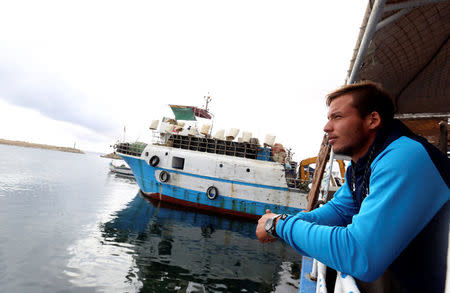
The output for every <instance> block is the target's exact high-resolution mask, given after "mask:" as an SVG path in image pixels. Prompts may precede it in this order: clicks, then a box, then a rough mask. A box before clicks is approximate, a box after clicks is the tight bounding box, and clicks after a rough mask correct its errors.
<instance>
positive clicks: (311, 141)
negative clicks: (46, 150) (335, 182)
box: [0, 0, 367, 159]
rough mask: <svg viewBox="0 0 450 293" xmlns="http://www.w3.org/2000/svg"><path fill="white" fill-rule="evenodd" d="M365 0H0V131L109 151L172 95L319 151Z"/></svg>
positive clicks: (160, 111)
mask: <svg viewBox="0 0 450 293" xmlns="http://www.w3.org/2000/svg"><path fill="white" fill-rule="evenodd" d="M366 4H367V2H366V1H361V0H347V1H332V0H327V1H319V0H317V1H298V0H297V1H283V0H279V1H264V0H259V1H253V0H251V1H247V0H239V1H235V0H229V1H216V0H204V1H202V0H194V1H186V0H183V1H181V0H180V1H178V0H166V1H150V0H148V1H92V0H91V1H80V0H77V1H61V0H59V1H3V2H1V4H0V138H6V139H14V140H25V141H30V142H37V143H46V144H55V145H59V146H73V145H74V143H76V147H77V148H81V149H83V150H88V151H98V152H105V153H107V152H111V151H112V149H111V148H110V147H109V146H110V145H111V144H113V143H114V142H115V141H116V140H118V139H122V138H123V137H124V132H123V130H124V126H125V127H126V133H125V138H126V139H127V140H144V141H145V140H147V139H148V138H149V136H150V132H149V130H148V126H149V125H150V122H151V121H152V120H153V119H160V118H161V117H162V116H163V115H165V116H167V115H172V113H171V111H170V109H169V107H168V104H184V105H193V106H202V104H203V103H204V100H203V96H205V95H207V94H208V93H210V94H211V96H212V103H211V105H210V109H211V111H212V112H213V114H214V115H215V119H214V131H213V132H215V130H218V129H221V128H223V129H230V128H239V129H241V132H242V131H244V130H245V131H251V132H252V133H253V134H254V136H256V137H259V138H260V140H263V139H264V137H265V135H266V134H267V133H271V134H275V135H276V136H277V139H276V141H277V142H280V143H282V144H283V145H284V146H286V147H291V148H292V149H293V151H294V152H295V158H296V159H303V158H306V157H310V156H315V155H317V153H318V151H319V146H320V142H321V138H322V135H323V130H322V129H323V125H324V123H325V122H326V113H327V108H326V106H325V103H324V96H325V95H326V93H328V92H329V91H331V90H333V89H335V88H336V87H338V86H340V85H342V84H343V82H344V79H345V75H346V71H347V69H348V66H349V63H350V59H351V57H352V53H353V48H354V46H355V42H356V38H357V35H358V32H359V27H360V25H361V22H362V17H363V14H364V11H365V7H366Z"/></svg>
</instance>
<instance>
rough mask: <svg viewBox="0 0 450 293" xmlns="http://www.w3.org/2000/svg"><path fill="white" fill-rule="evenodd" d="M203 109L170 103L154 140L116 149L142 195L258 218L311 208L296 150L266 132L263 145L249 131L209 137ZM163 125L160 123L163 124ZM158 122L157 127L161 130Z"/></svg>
mask: <svg viewBox="0 0 450 293" xmlns="http://www.w3.org/2000/svg"><path fill="white" fill-rule="evenodd" d="M205 98H206V106H205V107H204V108H197V107H190V106H178V105H176V106H174V105H171V108H172V111H173V113H174V114H175V119H172V118H167V117H164V118H163V119H162V122H161V123H159V121H157V120H155V121H153V122H152V125H151V126H150V129H152V130H153V136H154V141H153V142H151V143H148V144H147V143H143V142H134V143H127V142H121V143H117V144H116V145H115V151H116V153H117V154H118V155H119V156H120V157H122V158H123V159H124V160H125V162H126V163H127V164H128V165H129V166H130V168H131V170H132V171H133V174H134V177H135V179H136V181H137V183H138V185H139V187H140V189H141V191H142V193H143V194H144V195H146V196H148V197H150V198H155V199H159V200H163V201H168V202H172V203H175V204H178V205H183V206H188V207H194V208H198V209H203V210H208V211H214V212H218V213H222V214H228V215H234V216H239V217H246V218H253V219H256V218H258V217H259V216H260V215H262V214H264V213H265V211H266V209H270V210H271V211H273V212H275V213H290V214H295V213H297V212H299V211H301V210H303V209H305V208H306V206H307V199H306V192H305V190H304V189H302V187H304V186H306V185H307V183H306V184H305V183H304V182H303V180H302V179H301V178H300V177H299V172H298V171H297V169H298V168H297V165H298V164H297V162H294V161H293V160H292V152H291V151H290V149H287V150H286V149H285V148H284V147H283V146H282V145H281V144H277V143H274V142H275V136H273V135H267V136H266V139H265V141H264V144H262V145H261V144H260V143H259V140H258V139H257V138H254V137H252V134H251V133H250V132H245V131H244V132H243V133H242V136H241V137H239V138H238V137H237V136H238V134H239V130H238V129H235V128H232V129H230V130H229V131H228V132H227V133H226V135H225V131H224V130H219V131H217V132H216V134H215V135H214V136H212V135H211V128H210V125H208V124H206V125H203V127H202V128H201V130H200V131H199V130H198V128H197V127H196V125H195V124H194V125H192V124H191V125H187V124H188V123H185V122H182V121H181V120H184V121H196V117H202V118H205V119H210V118H211V115H210V113H209V111H208V107H207V105H208V102H209V99H210V97H205ZM159 124H160V125H159ZM158 125H159V128H158Z"/></svg>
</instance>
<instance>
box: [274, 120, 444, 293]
mask: <svg viewBox="0 0 450 293" xmlns="http://www.w3.org/2000/svg"><path fill="white" fill-rule="evenodd" d="M373 149H375V152H372V151H371V150H373ZM369 153H372V154H369ZM367 164H368V165H367ZM353 165H354V166H350V167H349V168H348V169H347V173H346V174H347V175H346V176H347V180H346V183H345V184H344V185H343V186H342V187H341V188H340V189H339V190H338V191H337V192H336V193H335V195H334V198H333V199H332V200H331V201H330V202H328V203H327V204H325V205H324V206H322V207H321V208H318V209H316V210H314V211H312V212H309V213H298V214H297V215H294V216H289V217H287V218H286V219H285V220H281V219H280V220H279V221H278V224H277V227H276V233H277V234H278V235H279V236H280V238H282V239H284V240H285V241H286V242H287V243H289V244H290V245H291V246H292V247H294V248H295V249H296V250H297V251H298V252H300V253H301V254H303V255H307V256H311V257H314V258H316V259H317V260H319V261H320V262H322V263H324V264H326V265H327V266H330V267H332V268H334V269H336V270H338V271H341V272H344V273H347V274H350V275H352V276H354V277H356V278H357V279H360V280H363V281H374V280H375V279H377V278H378V277H380V276H381V275H382V274H383V273H384V272H385V270H386V269H387V268H388V267H390V268H391V271H392V272H393V273H394V276H395V278H397V280H398V282H400V284H401V285H402V286H403V288H404V289H405V291H415V290H417V289H418V285H419V287H420V286H422V287H421V288H423V290H425V291H423V292H443V291H444V286H445V273H446V260H447V247H448V227H449V215H450V214H449V211H450V204H449V199H450V189H449V172H450V161H449V160H448V158H446V157H445V156H444V155H443V154H442V153H440V152H439V151H438V150H437V149H435V148H434V147H432V146H431V145H429V144H428V143H427V142H426V141H425V140H423V139H421V138H420V137H417V136H415V135H413V134H412V133H411V132H409V130H407V128H406V127H405V126H404V125H403V124H401V122H399V121H394V123H393V124H392V125H390V126H389V127H386V128H385V129H383V131H380V132H379V134H377V138H376V139H375V141H374V143H373V145H372V146H371V148H369V151H368V154H366V156H365V157H363V158H361V159H360V160H358V162H357V163H356V164H353ZM364 166H368V167H364ZM352 168H354V170H353V169H352ZM351 174H356V176H351ZM364 176H367V177H368V178H367V180H364V178H363V177H364ZM352 177H353V178H352ZM365 182H367V185H368V186H367V187H368V194H366V192H365V191H364V190H365V187H364V186H363V185H364V183H365ZM352 183H355V188H353V189H354V191H353V192H352V190H351V189H350V186H353V184H352ZM418 278H420V279H418ZM429 290H432V291H429Z"/></svg>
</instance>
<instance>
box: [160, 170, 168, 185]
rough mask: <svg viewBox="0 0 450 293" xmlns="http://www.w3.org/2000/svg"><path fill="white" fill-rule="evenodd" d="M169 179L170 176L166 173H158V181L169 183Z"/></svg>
mask: <svg viewBox="0 0 450 293" xmlns="http://www.w3.org/2000/svg"><path fill="white" fill-rule="evenodd" d="M169 179H170V174H169V172H167V171H161V173H159V180H160V181H161V182H164V183H166V182H167V181H169Z"/></svg>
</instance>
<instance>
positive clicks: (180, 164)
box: [172, 157, 184, 170]
mask: <svg viewBox="0 0 450 293" xmlns="http://www.w3.org/2000/svg"><path fill="white" fill-rule="evenodd" d="M172 168H174V169H180V170H183V168H184V158H180V157H173V158H172Z"/></svg>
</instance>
